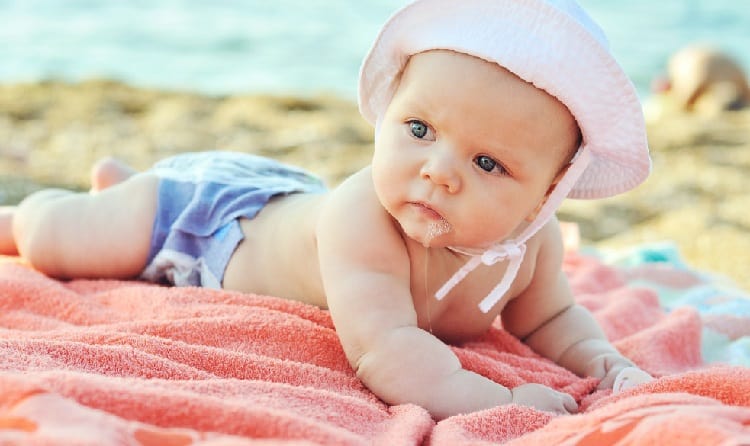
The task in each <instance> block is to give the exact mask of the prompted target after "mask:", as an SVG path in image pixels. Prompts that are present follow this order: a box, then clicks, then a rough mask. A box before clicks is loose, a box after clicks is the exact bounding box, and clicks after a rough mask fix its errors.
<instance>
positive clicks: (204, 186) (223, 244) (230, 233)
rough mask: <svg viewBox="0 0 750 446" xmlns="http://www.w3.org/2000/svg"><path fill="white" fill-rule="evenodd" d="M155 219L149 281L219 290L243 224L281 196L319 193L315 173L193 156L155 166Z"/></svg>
mask: <svg viewBox="0 0 750 446" xmlns="http://www.w3.org/2000/svg"><path fill="white" fill-rule="evenodd" d="M150 172H153V173H155V174H156V175H157V176H158V177H159V192H158V198H157V211H156V218H155V219H154V226H153V233H152V236H151V247H150V250H149V255H148V261H147V263H146V265H147V266H146V268H145V269H144V271H143V273H142V274H141V278H142V279H144V280H148V281H152V282H159V283H168V284H172V285H177V286H202V287H207V288H221V283H222V280H223V277H224V270H225V269H226V266H227V263H228V262H229V258H230V257H231V256H232V253H233V252H234V250H235V248H236V247H237V245H238V244H239V243H240V241H242V239H243V237H244V236H243V234H242V230H241V229H240V224H239V218H240V217H245V218H253V217H255V216H256V215H257V214H258V212H260V210H261V209H263V207H264V206H265V205H266V203H268V201H269V200H270V199H271V198H272V197H274V196H276V195H283V194H291V193H321V192H324V191H325V190H326V187H325V185H324V184H323V182H322V181H321V180H320V179H319V178H317V177H315V176H314V175H312V174H310V173H308V172H306V171H304V170H302V169H299V168H296V167H292V166H288V165H285V164H281V163H279V162H277V161H274V160H271V159H268V158H263V157H260V156H255V155H249V154H243V153H237V152H220V151H210V152H196V153H186V154H181V155H177V156H175V157H172V158H168V159H165V160H163V161H160V162H158V163H157V164H155V165H154V166H153V168H151V170H150Z"/></svg>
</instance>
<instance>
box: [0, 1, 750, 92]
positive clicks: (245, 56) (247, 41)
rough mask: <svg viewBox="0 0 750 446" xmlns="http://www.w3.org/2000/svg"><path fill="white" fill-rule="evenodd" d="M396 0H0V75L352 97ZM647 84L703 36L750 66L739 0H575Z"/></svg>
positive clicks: (748, 17)
mask: <svg viewBox="0 0 750 446" xmlns="http://www.w3.org/2000/svg"><path fill="white" fill-rule="evenodd" d="M405 3H406V0H362V1H352V0H326V1H315V0H313V1H309V0H274V1H269V0H211V1H206V0H0V83H15V82H28V81H39V80H44V79H62V80H71V81H77V80H82V79H88V78H94V77H96V78H113V79H119V80H123V81H125V82H128V83H131V84H134V85H138V86H146V87H156V88H163V89H178V90H192V91H199V92H203V93H209V94H231V93H240V92H270V93H285V94H286V93H290V94H303V95H306V94H315V93H318V92H333V93H337V94H341V95H343V96H345V97H349V98H354V96H355V94H356V83H357V73H358V69H359V64H360V62H361V59H362V57H363V56H364V54H365V53H366V51H367V50H368V48H369V46H370V44H371V42H372V40H373V38H374V37H375V35H376V34H377V31H378V29H379V27H380V25H381V24H382V23H383V22H384V21H385V20H386V19H387V18H388V17H389V15H390V14H391V13H392V12H393V11H394V10H395V9H397V8H398V7H399V6H401V5H403V4H405ZM580 3H581V5H582V6H583V7H584V8H585V9H587V10H588V11H589V13H590V14H591V15H592V17H593V18H594V19H595V20H596V21H598V22H599V24H600V25H602V27H603V28H604V30H605V32H606V33H607V35H608V37H609V40H610V44H611V47H612V50H613V51H614V53H615V55H616V57H617V58H618V60H619V61H620V63H621V65H622V66H623V67H624V68H625V70H626V72H627V73H628V75H629V76H630V77H631V79H632V80H633V82H634V83H635V84H636V86H637V88H638V90H639V92H640V94H641V95H642V96H643V95H647V94H648V89H649V84H650V82H651V80H652V79H653V77H654V76H655V75H657V74H658V73H660V72H661V71H662V70H663V69H664V66H665V62H666V59H667V57H668V56H669V54H670V53H672V52H673V51H675V50H676V49H678V48H680V47H681V46H683V45H685V44H687V43H691V42H707V43H711V44H713V45H715V46H718V47H719V48H722V49H724V50H725V51H727V52H729V53H730V54H732V55H733V56H734V57H736V58H737V59H738V60H740V62H741V63H742V64H743V65H744V66H745V67H748V68H750V7H748V4H747V2H746V1H745V0H660V1H652V0H628V1H622V0H580Z"/></svg>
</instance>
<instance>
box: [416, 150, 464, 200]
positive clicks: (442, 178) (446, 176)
mask: <svg viewBox="0 0 750 446" xmlns="http://www.w3.org/2000/svg"><path fill="white" fill-rule="evenodd" d="M419 173H420V176H421V177H422V178H423V179H425V180H429V181H431V182H432V183H434V184H435V185H438V186H442V187H445V188H446V189H447V190H448V192H449V193H456V192H458V191H459V190H460V188H461V176H460V175H459V169H458V163H457V160H456V159H455V157H452V156H450V155H448V154H445V153H440V152H439V151H435V153H433V154H431V156H430V157H429V158H428V159H427V160H426V161H425V162H424V164H423V165H422V169H421V170H420V172H419Z"/></svg>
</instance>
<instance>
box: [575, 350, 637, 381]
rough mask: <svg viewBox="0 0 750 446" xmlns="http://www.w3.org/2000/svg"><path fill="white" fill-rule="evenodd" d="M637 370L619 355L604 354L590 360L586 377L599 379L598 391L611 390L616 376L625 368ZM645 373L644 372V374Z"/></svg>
mask: <svg viewBox="0 0 750 446" xmlns="http://www.w3.org/2000/svg"><path fill="white" fill-rule="evenodd" d="M628 367H633V368H637V367H636V366H635V364H633V363H632V362H631V361H630V360H628V359H627V358H625V357H624V356H622V355H620V354H619V353H605V354H602V355H599V356H597V357H595V358H594V359H592V360H591V361H590V362H589V363H588V364H587V366H586V371H585V372H586V375H587V376H593V377H594V378H600V379H601V381H600V382H599V386H598V387H597V388H598V389H600V390H602V389H611V388H612V387H613V386H614V384H615V379H616V378H617V375H618V374H619V373H620V372H621V371H622V370H624V369H625V368H628ZM644 373H645V372H644Z"/></svg>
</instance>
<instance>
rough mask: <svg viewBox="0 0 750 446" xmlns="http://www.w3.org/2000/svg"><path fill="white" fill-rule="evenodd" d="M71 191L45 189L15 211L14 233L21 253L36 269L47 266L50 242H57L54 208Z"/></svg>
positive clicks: (29, 198)
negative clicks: (55, 239)
mask: <svg viewBox="0 0 750 446" xmlns="http://www.w3.org/2000/svg"><path fill="white" fill-rule="evenodd" d="M71 193H72V192H69V191H64V190H60V189H45V190H41V191H39V192H35V193H33V194H31V195H29V196H28V197H26V198H25V199H24V200H23V201H22V202H21V203H20V204H19V205H18V207H17V208H16V210H15V214H14V216H13V223H12V232H13V238H14V240H15V242H16V248H17V250H18V253H19V254H20V255H21V257H23V258H24V259H26V260H27V261H28V262H29V263H31V264H32V265H34V266H41V265H43V264H44V259H45V257H46V253H48V252H49V250H50V246H49V244H50V241H52V240H54V233H53V231H52V229H53V228H54V225H55V221H54V216H53V212H54V207H55V204H56V202H57V201H58V200H59V199H60V198H62V197H64V196H67V195H70V194H71Z"/></svg>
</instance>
